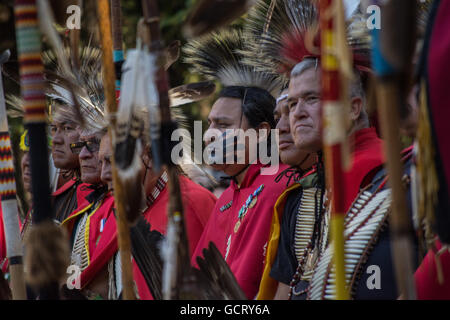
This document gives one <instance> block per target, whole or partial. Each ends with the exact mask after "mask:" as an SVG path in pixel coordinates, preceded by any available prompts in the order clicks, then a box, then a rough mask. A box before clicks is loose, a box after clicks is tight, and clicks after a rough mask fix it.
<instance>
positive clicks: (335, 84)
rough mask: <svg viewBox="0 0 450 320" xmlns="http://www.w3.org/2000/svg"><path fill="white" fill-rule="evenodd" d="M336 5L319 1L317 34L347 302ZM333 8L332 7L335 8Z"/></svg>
mask: <svg viewBox="0 0 450 320" xmlns="http://www.w3.org/2000/svg"><path fill="white" fill-rule="evenodd" d="M335 1H341V0H320V2H319V12H320V15H319V17H320V30H321V39H322V46H321V48H322V52H321V62H322V63H321V67H322V80H321V81H322V97H323V106H322V112H323V114H322V119H323V137H324V158H325V170H326V178H327V188H328V190H330V189H331V190H332V195H331V197H332V198H331V199H332V205H331V210H332V211H331V237H332V245H333V249H334V255H333V259H334V266H335V269H336V292H335V297H336V299H338V300H343V299H348V292H347V290H346V286H345V261H344V218H345V210H346V208H345V194H344V192H345V188H342V182H343V181H345V180H344V172H343V161H342V153H343V144H344V143H345V139H346V130H345V114H344V112H345V109H344V107H343V104H342V96H341V91H340V88H341V87H340V83H341V79H340V75H339V62H338V59H337V57H336V55H335V54H334V53H333V52H334V51H335V49H334V48H335V47H336V30H335V24H336V21H335V19H334V17H335V15H333V14H330V13H331V12H332V10H333V7H334V6H336V3H335ZM334 8H335V7H334Z"/></svg>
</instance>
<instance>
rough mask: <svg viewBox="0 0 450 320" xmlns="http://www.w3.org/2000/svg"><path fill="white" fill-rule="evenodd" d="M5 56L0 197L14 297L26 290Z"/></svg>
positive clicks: (0, 84)
mask: <svg viewBox="0 0 450 320" xmlns="http://www.w3.org/2000/svg"><path fill="white" fill-rule="evenodd" d="M9 56H10V51H9V50H7V51H5V52H3V53H2V55H0V154H1V158H0V200H1V206H2V208H1V209H2V215H3V225H4V230H5V239H6V256H7V258H8V260H9V273H10V275H11V292H12V298H13V299H14V300H16V299H20V300H25V299H26V298H27V294H26V290H25V278H24V273H23V259H22V256H23V246H22V240H21V238H20V228H19V210H18V206H17V199H16V182H15V179H14V163H13V159H12V152H11V139H10V137H9V130H8V118H7V115H6V106H5V95H4V92H3V82H2V76H1V70H2V65H3V64H4V63H5V62H6V61H7V60H8V59H9Z"/></svg>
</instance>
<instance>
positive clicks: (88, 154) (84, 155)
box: [78, 146, 92, 159]
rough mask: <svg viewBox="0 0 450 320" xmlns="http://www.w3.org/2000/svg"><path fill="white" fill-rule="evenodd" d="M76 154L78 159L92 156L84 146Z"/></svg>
mask: <svg viewBox="0 0 450 320" xmlns="http://www.w3.org/2000/svg"><path fill="white" fill-rule="evenodd" d="M78 156H79V157H80V159H88V158H91V157H92V153H91V152H90V151H89V150H88V149H87V148H86V146H83V148H82V149H81V151H80V154H79V155H78Z"/></svg>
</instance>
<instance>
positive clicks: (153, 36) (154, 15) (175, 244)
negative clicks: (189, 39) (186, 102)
mask: <svg viewBox="0 0 450 320" xmlns="http://www.w3.org/2000/svg"><path fill="white" fill-rule="evenodd" d="M142 9H143V12H144V23H145V26H146V31H147V32H146V38H145V41H146V43H147V45H148V47H149V52H151V53H152V54H153V55H154V56H155V57H156V61H157V69H156V72H155V80H156V88H157V94H158V101H159V110H160V121H161V129H160V136H159V144H158V145H157V152H158V153H159V154H160V157H161V161H162V163H161V164H162V165H163V166H165V167H166V170H167V174H168V187H169V205H168V209H167V215H168V227H167V247H166V253H165V264H164V269H163V280H162V281H163V282H162V292H163V298H164V299H174V298H177V296H178V292H177V291H178V290H179V288H177V282H179V281H180V280H181V279H182V278H183V271H184V270H186V269H188V268H189V266H190V262H189V248H188V243H187V235H186V230H185V225H184V214H183V211H184V210H183V202H182V198H181V190H180V184H179V177H178V171H177V169H176V167H175V165H174V164H173V163H172V162H171V159H170V151H171V150H172V145H171V142H170V137H171V135H172V132H173V131H174V130H175V129H176V123H175V122H173V121H172V120H171V116H170V101H169V94H168V90H169V87H168V85H169V83H168V76H167V73H166V71H165V69H164V65H163V64H162V63H163V59H162V54H163V47H162V42H161V34H160V29H159V20H160V17H159V9H158V5H157V3H156V1H154V0H143V1H142ZM152 142H153V141H152ZM152 148H153V147H152ZM154 155H155V154H154Z"/></svg>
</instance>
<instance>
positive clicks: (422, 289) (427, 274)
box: [414, 240, 450, 300]
mask: <svg viewBox="0 0 450 320" xmlns="http://www.w3.org/2000/svg"><path fill="white" fill-rule="evenodd" d="M435 246H436V252H435V251H434V250H430V251H428V253H427V255H426V256H425V258H424V259H423V261H422V264H421V265H420V266H419V268H418V269H417V271H416V273H415V275H414V278H415V280H416V291H417V299H419V300H450V251H449V250H448V249H447V250H445V251H444V252H443V253H442V254H441V255H440V256H439V257H437V258H436V253H437V252H438V251H439V250H441V249H442V244H441V243H440V242H439V240H436V242H435ZM436 259H439V262H440V265H441V270H442V276H443V279H442V280H443V282H442V283H439V281H438V269H437V265H436Z"/></svg>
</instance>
